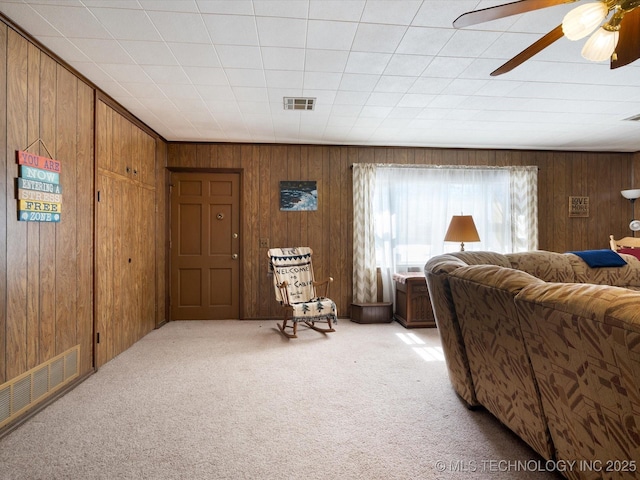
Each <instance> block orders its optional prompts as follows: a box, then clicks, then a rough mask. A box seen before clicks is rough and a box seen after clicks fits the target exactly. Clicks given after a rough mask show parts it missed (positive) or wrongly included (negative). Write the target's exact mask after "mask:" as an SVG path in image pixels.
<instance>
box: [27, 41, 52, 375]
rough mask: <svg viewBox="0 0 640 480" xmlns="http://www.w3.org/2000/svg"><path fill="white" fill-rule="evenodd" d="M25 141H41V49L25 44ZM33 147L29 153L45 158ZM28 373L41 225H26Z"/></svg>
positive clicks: (35, 339) (33, 352) (34, 339)
mask: <svg viewBox="0 0 640 480" xmlns="http://www.w3.org/2000/svg"><path fill="white" fill-rule="evenodd" d="M26 82H27V111H26V116H27V140H28V142H29V144H31V143H32V142H34V141H36V140H37V139H38V138H40V49H38V48H37V47H36V46H35V45H33V44H32V43H27V78H26ZM25 147H26V145H25ZM43 150H44V149H40V145H39V144H38V143H36V144H35V145H34V146H33V147H31V148H30V149H29V151H30V152H32V153H36V154H41V155H44V156H47V153H46V152H45V151H43ZM26 249H27V272H26V273H27V297H26V299H25V300H26V303H27V326H26V339H27V345H26V354H27V370H30V369H32V368H33V367H35V366H36V365H38V364H39V363H40V361H39V357H40V355H39V353H40V348H39V340H40V335H39V330H40V325H39V323H40V318H39V317H40V267H39V257H40V225H39V224H38V223H36V222H29V223H28V224H27V244H26Z"/></svg>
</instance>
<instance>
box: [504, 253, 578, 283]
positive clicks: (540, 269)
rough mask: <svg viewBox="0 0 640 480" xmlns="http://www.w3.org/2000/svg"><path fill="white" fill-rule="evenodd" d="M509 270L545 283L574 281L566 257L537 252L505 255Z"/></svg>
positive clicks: (561, 254)
mask: <svg viewBox="0 0 640 480" xmlns="http://www.w3.org/2000/svg"><path fill="white" fill-rule="evenodd" d="M505 256H506V257H507V259H508V260H509V262H510V263H511V265H510V266H511V268H515V269H517V270H522V271H523V272H527V273H529V274H531V275H533V276H534V277H537V278H540V279H541V280H544V281H545V282H566V283H572V282H575V281H576V275H575V273H574V271H573V267H572V265H571V262H570V261H569V258H568V257H567V255H565V254H563V253H557V252H547V251H544V250H537V251H532V252H518V253H507V254H506V255H505Z"/></svg>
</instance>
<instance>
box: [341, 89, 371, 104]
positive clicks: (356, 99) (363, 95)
mask: <svg viewBox="0 0 640 480" xmlns="http://www.w3.org/2000/svg"><path fill="white" fill-rule="evenodd" d="M369 95H371V94H370V93H369V92H338V93H336V96H335V99H334V101H333V102H334V103H335V104H336V105H364V104H365V103H367V100H368V99H369Z"/></svg>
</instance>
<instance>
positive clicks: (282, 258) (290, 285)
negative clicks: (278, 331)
mask: <svg viewBox="0 0 640 480" xmlns="http://www.w3.org/2000/svg"><path fill="white" fill-rule="evenodd" d="M311 254H312V252H311V249H310V248H309V247H297V248H278V249H272V250H271V256H270V258H271V267H272V269H273V274H274V275H273V283H274V287H275V295H276V300H278V301H279V302H280V303H282V304H285V305H289V306H290V307H291V308H292V309H293V312H292V314H291V318H290V319H291V320H292V321H293V322H305V321H306V322H323V321H327V320H331V321H332V322H333V323H337V320H338V315H337V308H336V304H335V302H334V301H333V300H331V299H329V298H325V297H319V296H317V295H316V289H315V286H314V284H313V282H314V281H315V279H314V275H313V266H312V264H311ZM283 282H285V286H284V287H282V285H283Z"/></svg>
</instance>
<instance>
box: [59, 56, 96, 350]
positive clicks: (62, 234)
mask: <svg viewBox="0 0 640 480" xmlns="http://www.w3.org/2000/svg"><path fill="white" fill-rule="evenodd" d="M77 85H78V79H77V78H76V77H75V76H74V75H73V74H71V73H70V72H69V71H68V70H67V69H65V68H63V67H61V66H58V68H57V82H56V87H57V93H56V95H57V97H58V102H57V107H58V110H57V115H56V119H57V124H56V132H57V136H58V142H57V153H56V155H57V156H58V160H60V161H61V162H62V163H63V165H64V166H63V167H62V168H63V174H62V175H60V184H61V185H62V191H63V195H64V197H63V199H64V200H63V210H62V221H61V222H60V223H59V224H58V225H56V237H55V255H56V289H55V297H56V353H57V354H58V353H62V352H63V351H65V350H67V349H69V348H71V347H72V346H74V345H77V343H78V341H77V331H76V327H77V325H76V321H77V312H76V308H77V300H76V295H77V293H76V292H77V282H78V279H77V277H76V270H77V256H76V241H77V239H76V234H77V225H76V221H77V215H76V203H77V201H79V200H80V201H82V200H85V201H90V200H89V199H78V197H77V191H76V188H77V178H76V175H75V169H76V146H77V141H76V136H77V132H76V113H77V101H78V93H77V90H78V89H77ZM65 167H66V170H64V168H65ZM87 280H88V279H87Z"/></svg>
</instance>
